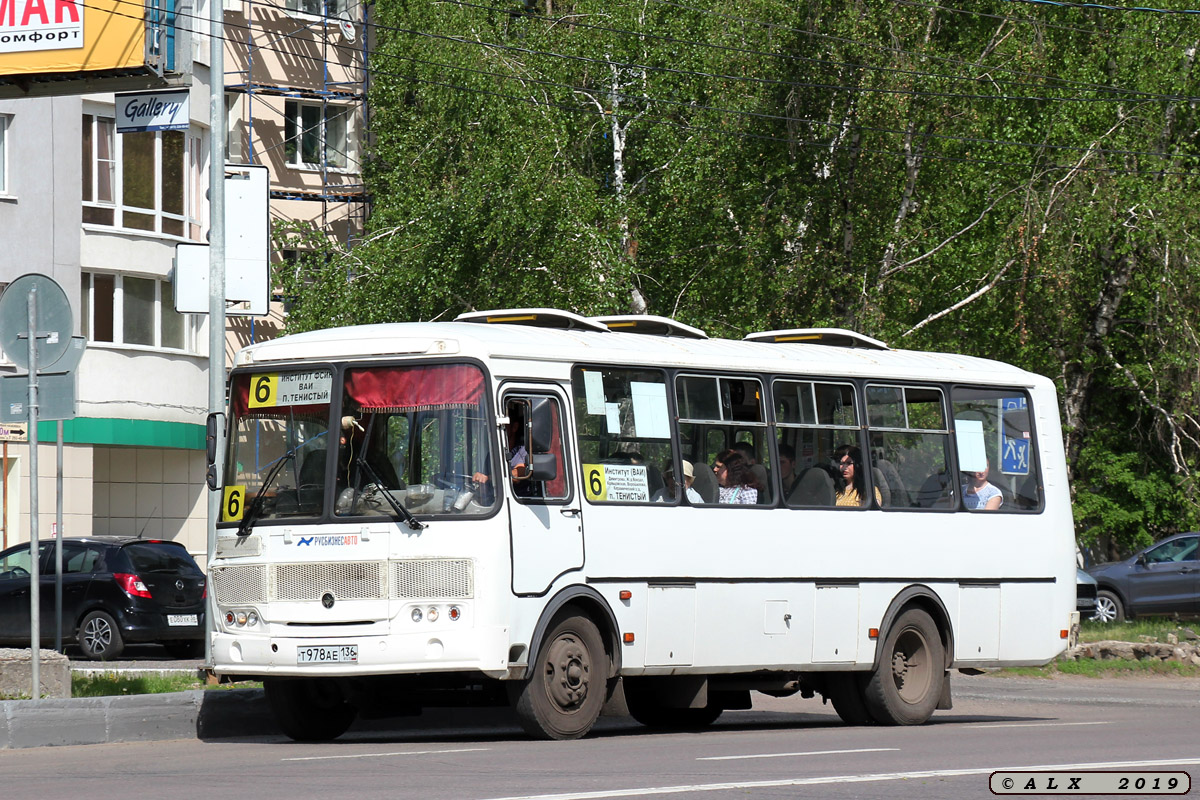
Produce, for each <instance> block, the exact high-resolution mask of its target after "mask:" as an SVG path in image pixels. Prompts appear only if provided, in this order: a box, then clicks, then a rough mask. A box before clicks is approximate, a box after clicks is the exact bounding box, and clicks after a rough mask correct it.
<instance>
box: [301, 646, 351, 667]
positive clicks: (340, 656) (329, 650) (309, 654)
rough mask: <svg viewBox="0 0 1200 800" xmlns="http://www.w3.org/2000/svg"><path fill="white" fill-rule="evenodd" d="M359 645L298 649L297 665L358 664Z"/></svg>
mask: <svg viewBox="0 0 1200 800" xmlns="http://www.w3.org/2000/svg"><path fill="white" fill-rule="evenodd" d="M357 661H358V645H356V644H331V645H323V646H320V647H297V648H296V663H297V664H326V663H333V662H357Z"/></svg>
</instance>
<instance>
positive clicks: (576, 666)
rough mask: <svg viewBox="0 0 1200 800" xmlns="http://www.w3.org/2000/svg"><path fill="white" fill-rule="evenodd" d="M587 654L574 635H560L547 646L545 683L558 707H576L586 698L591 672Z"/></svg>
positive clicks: (565, 708) (570, 708) (568, 708)
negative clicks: (548, 650) (548, 649)
mask: <svg viewBox="0 0 1200 800" xmlns="http://www.w3.org/2000/svg"><path fill="white" fill-rule="evenodd" d="M587 658H588V656H587V651H586V650H585V649H584V648H583V647H582V646H581V645H580V643H579V642H578V641H577V640H575V639H574V637H568V636H563V637H560V638H559V639H557V640H556V641H555V642H554V643H553V644H552V645H551V646H550V652H549V654H548V657H547V659H546V687H547V690H548V692H549V695H550V698H551V699H552V700H553V701H554V703H555V704H556V705H557V706H558V707H559V708H561V709H564V710H573V709H576V708H578V707H579V706H581V705H582V704H583V701H584V700H585V699H586V698H587V693H588V681H589V677H590V672H591V667H590V665H589V664H588V661H587Z"/></svg>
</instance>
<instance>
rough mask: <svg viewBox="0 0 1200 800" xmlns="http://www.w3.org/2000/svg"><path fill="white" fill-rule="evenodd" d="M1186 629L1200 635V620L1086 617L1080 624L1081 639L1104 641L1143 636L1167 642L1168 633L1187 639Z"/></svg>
mask: <svg viewBox="0 0 1200 800" xmlns="http://www.w3.org/2000/svg"><path fill="white" fill-rule="evenodd" d="M1184 629H1187V630H1191V631H1195V632H1196V633H1197V634H1198V635H1200V621H1188V622H1179V621H1177V620H1174V619H1170V618H1166V617H1152V618H1147V619H1139V620H1133V621H1130V622H1109V623H1103V622H1094V621H1092V620H1090V619H1085V620H1084V621H1083V622H1082V623H1081V624H1080V626H1079V641H1081V642H1102V641H1105V640H1106V639H1107V640H1114V641H1118V642H1141V641H1145V639H1144V638H1143V637H1152V638H1153V639H1155V640H1157V641H1160V642H1165V641H1167V634H1168V633H1173V634H1175V635H1176V636H1178V637H1179V641H1181V642H1182V641H1186V640H1187V637H1186V636H1185V635H1184Z"/></svg>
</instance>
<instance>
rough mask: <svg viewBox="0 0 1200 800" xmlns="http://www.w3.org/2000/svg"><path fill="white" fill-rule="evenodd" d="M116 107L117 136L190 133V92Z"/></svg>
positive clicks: (120, 101)
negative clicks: (165, 132) (159, 132)
mask: <svg viewBox="0 0 1200 800" xmlns="http://www.w3.org/2000/svg"><path fill="white" fill-rule="evenodd" d="M3 2H4V0H0V3H3ZM116 105H117V133H138V132H140V131H186V130H187V128H188V116H189V115H188V90H187V89H182V90H178V89H177V90H172V91H169V92H130V93H129V94H118V95H117V100H116Z"/></svg>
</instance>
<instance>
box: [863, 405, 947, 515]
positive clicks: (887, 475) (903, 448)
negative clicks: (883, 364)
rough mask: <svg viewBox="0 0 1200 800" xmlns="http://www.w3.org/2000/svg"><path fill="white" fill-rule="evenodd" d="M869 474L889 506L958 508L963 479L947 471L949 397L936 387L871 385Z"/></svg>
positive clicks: (868, 409)
mask: <svg viewBox="0 0 1200 800" xmlns="http://www.w3.org/2000/svg"><path fill="white" fill-rule="evenodd" d="M866 396H867V425H868V426H869V429H870V455H869V458H870V463H871V465H872V470H871V475H872V480H873V482H874V483H875V484H876V487H877V488H879V489H880V495H882V494H883V491H882V489H883V487H885V486H886V488H887V492H888V496H889V502H888V503H882V501H881V504H883V505H885V507H891V508H903V507H916V508H944V509H949V508H953V507H954V506H955V503H956V502H957V500H956V498H957V496H958V492H959V482H958V481H957V480H956V479H954V478H952V477H951V476H950V474H949V470H950V429H949V427H948V425H947V420H946V405H945V397H944V395H943V393H942V390H941V389H939V388H936V387H932V386H884V385H879V384H868V385H867V387H866Z"/></svg>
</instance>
